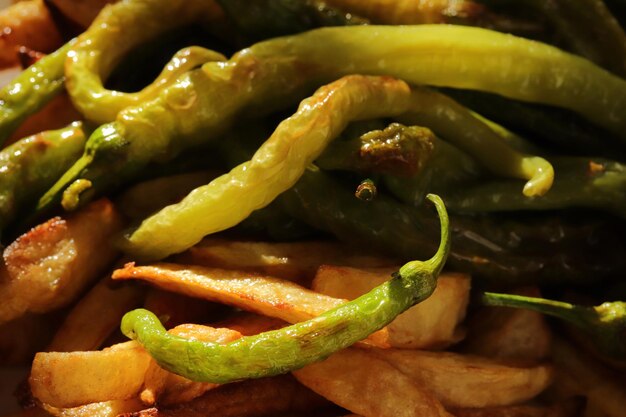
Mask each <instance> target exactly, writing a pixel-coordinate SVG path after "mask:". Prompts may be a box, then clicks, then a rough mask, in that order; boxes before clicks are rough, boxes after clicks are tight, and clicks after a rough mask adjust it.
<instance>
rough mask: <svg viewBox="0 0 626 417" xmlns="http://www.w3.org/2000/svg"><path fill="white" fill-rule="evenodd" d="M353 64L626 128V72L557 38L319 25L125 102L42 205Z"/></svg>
mask: <svg viewBox="0 0 626 417" xmlns="http://www.w3.org/2000/svg"><path fill="white" fill-rule="evenodd" d="M407 51H410V53H409V52H407ZM459 71H462V72H463V77H459V76H458V74H459ZM354 72H358V73H364V74H374V75H378V74H381V75H390V76H395V77H398V78H400V79H403V80H405V81H408V82H410V83H414V84H431V85H436V86H452V87H458V88H469V89H477V90H484V91H491V92H496V93H499V94H502V95H505V96H508V97H512V98H517V99H521V100H527V101H533V102H542V103H546V104H552V105H556V106H563V107H566V108H570V109H572V110H574V111H577V112H579V113H581V114H583V115H584V116H585V117H587V118H588V119H590V120H591V121H593V122H595V123H597V124H599V125H601V126H604V127H606V128H607V129H610V130H612V131H615V132H616V133H617V134H618V135H622V136H621V137H623V138H626V134H625V133H624V132H626V120H625V118H624V117H623V114H624V113H625V111H626V94H625V93H626V81H624V80H621V79H619V78H618V77H615V76H613V75H611V74H609V73H608V72H606V71H604V70H602V69H600V68H598V67H596V66H594V65H593V64H592V63H590V62H588V61H586V60H584V59H582V58H579V57H575V56H573V55H570V54H567V53H565V52H562V51H560V50H558V49H556V48H553V47H551V46H548V45H543V44H540V43H537V42H533V41H529V40H525V39H521V38H516V37H514V36H510V35H503V34H500V33H496V32H492V31H488V30H484V29H478V28H469V27H455V26H442V25H424V26H415V27H381V26H350V27H336V28H322V29H316V30H312V31H309V32H306V33H302V34H299V35H294V36H288V37H283V38H277V39H272V40H268V41H264V42H261V43H258V44H256V45H254V46H252V47H250V48H247V49H244V50H243V51H241V52H239V53H237V54H236V55H235V56H234V57H233V58H232V59H231V60H229V61H227V62H214V63H207V64H205V65H204V66H203V67H202V70H195V71H190V72H187V73H185V74H183V75H182V76H181V77H179V78H178V81H177V82H176V83H174V84H173V85H171V86H169V87H167V88H165V89H163V90H162V91H161V92H160V94H159V96H158V98H156V99H154V100H151V101H149V102H146V103H143V104H142V105H141V106H138V107H132V108H128V109H126V110H124V111H122V112H121V113H120V114H119V115H118V117H117V120H116V121H115V122H114V123H112V124H107V125H104V126H103V127H101V128H100V129H98V130H97V131H96V132H95V133H94V134H93V135H92V137H91V138H90V140H89V142H88V145H87V147H86V151H85V156H84V158H82V159H81V160H80V161H79V162H78V163H77V165H76V166H75V167H73V168H72V169H71V171H69V172H68V173H67V175H65V176H64V177H63V178H62V179H61V180H60V181H59V182H58V183H57V184H56V185H55V186H54V187H53V188H52V189H51V190H50V191H49V192H48V193H47V195H45V196H44V197H43V198H42V200H41V201H40V209H44V208H46V207H48V206H49V205H52V204H54V203H55V202H56V201H58V200H59V197H58V195H59V194H60V193H62V192H63V190H64V189H65V188H66V187H67V186H69V185H70V184H71V183H72V182H73V181H74V180H76V179H79V178H84V179H88V180H90V181H92V182H93V184H94V188H96V189H98V188H100V187H101V182H102V183H106V182H107V181H106V180H105V179H104V178H102V177H101V176H99V175H100V173H101V172H102V171H105V172H106V173H107V177H110V176H113V175H114V174H113V173H117V175H116V177H117V178H118V179H119V180H122V179H123V177H124V176H127V177H128V176H131V177H132V176H133V175H135V174H136V172H137V171H139V170H141V169H142V168H143V167H144V166H145V165H146V164H147V163H148V162H150V161H155V160H161V161H163V160H166V159H167V158H169V157H171V156H172V155H175V154H177V153H178V152H179V151H180V150H182V149H186V148H189V147H192V146H194V145H197V144H199V143H205V142H207V141H210V140H212V139H214V138H216V136H217V135H218V134H220V133H222V132H223V131H224V130H226V129H227V128H228V127H229V126H230V124H231V122H232V120H233V118H234V117H236V116H237V115H238V114H240V113H241V112H242V111H247V112H248V114H249V115H263V114H268V113H269V112H271V111H273V110H276V109H280V108H284V107H285V106H286V105H288V104H293V102H294V101H295V100H297V98H298V97H302V96H303V95H304V94H306V93H307V92H309V91H311V90H312V89H314V88H315V87H316V86H319V85H320V84H323V83H324V82H328V81H330V80H334V79H337V78H338V77H340V76H342V75H345V74H346V73H354ZM107 152H111V153H112V154H113V155H112V156H111V158H102V159H103V160H107V161H108V162H107V164H108V166H107V167H106V169H105V168H104V167H102V168H98V167H90V165H92V164H96V162H95V160H96V159H100V158H99V157H96V156H95V155H96V154H99V153H107ZM112 160H115V161H116V162H115V163H114V164H111V162H110V161H112ZM88 167H89V168H88ZM105 178H106V177H105Z"/></svg>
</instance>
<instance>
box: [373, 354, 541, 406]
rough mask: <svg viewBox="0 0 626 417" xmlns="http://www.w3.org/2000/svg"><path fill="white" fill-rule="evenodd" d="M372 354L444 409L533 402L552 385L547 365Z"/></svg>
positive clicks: (457, 356)
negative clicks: (425, 389)
mask: <svg viewBox="0 0 626 417" xmlns="http://www.w3.org/2000/svg"><path fill="white" fill-rule="evenodd" d="M371 353H372V354H373V355H374V356H376V357H378V358H380V359H381V360H385V361H387V362H388V363H389V364H391V365H392V366H394V367H395V368H396V369H398V370H399V371H401V372H403V373H404V374H406V375H407V376H409V377H411V378H412V379H414V380H416V381H418V382H419V383H421V384H424V385H425V386H427V387H428V389H429V390H431V391H432V392H433V393H434V394H435V395H436V397H437V398H438V399H439V400H440V401H441V402H442V403H443V404H444V405H445V406H446V407H461V408H478V407H495V406H502V405H512V404H517V403H520V402H523V401H526V400H530V399H532V398H534V397H535V396H537V395H538V394H540V393H541V392H542V391H543V390H545V389H546V388H547V387H548V386H549V385H550V383H551V382H552V374H553V372H552V368H551V366H548V365H537V366H533V367H528V368H526V367H519V366H517V365H512V364H507V363H504V362H498V361H495V360H491V359H486V358H482V357H479V356H471V355H460V354H458V353H452V352H426V351H418V350H400V349H388V350H376V349H372V350H371Z"/></svg>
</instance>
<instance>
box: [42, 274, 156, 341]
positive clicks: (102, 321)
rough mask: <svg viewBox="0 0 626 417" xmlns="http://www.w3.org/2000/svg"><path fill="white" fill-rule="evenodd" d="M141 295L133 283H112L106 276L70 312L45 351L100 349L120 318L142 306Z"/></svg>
mask: <svg viewBox="0 0 626 417" xmlns="http://www.w3.org/2000/svg"><path fill="white" fill-rule="evenodd" d="M144 292H145V290H144V288H142V287H141V286H138V285H133V284H132V283H125V284H123V285H120V284H119V283H114V282H113V281H112V280H111V277H110V275H107V276H106V277H105V278H103V279H102V280H100V282H99V283H98V284H96V286H94V287H93V288H92V289H91V290H90V291H89V292H88V293H87V294H86V295H85V296H84V297H83V298H82V299H81V300H80V301H79V302H78V304H76V306H74V308H73V309H72V310H71V311H70V312H69V314H68V315H67V316H66V317H65V320H64V321H63V324H62V325H61V327H60V328H59V330H58V331H57V332H56V334H55V335H54V338H53V339H52V342H51V343H50V344H49V345H48V347H47V349H46V350H48V351H52V352H73V351H79V350H95V349H99V348H100V347H101V345H102V343H103V342H104V341H105V340H106V339H107V337H109V335H110V334H111V333H112V332H113V331H114V330H115V329H117V328H118V327H119V325H120V321H121V320H122V316H124V314H126V313H127V312H128V311H130V310H132V309H133V308H136V307H138V306H139V305H141V301H142V299H143V298H144Z"/></svg>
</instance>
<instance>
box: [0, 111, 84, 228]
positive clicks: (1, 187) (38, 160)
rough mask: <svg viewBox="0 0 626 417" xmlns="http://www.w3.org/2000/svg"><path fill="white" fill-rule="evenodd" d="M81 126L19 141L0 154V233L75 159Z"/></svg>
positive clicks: (79, 147) (81, 140)
mask: <svg viewBox="0 0 626 417" xmlns="http://www.w3.org/2000/svg"><path fill="white" fill-rule="evenodd" d="M86 141H87V138H86V136H85V133H84V130H83V126H82V124H81V123H73V124H71V125H69V126H68V127H66V128H63V129H59V130H51V131H46V132H42V133H38V134H36V135H33V136H30V137H27V138H24V139H21V140H19V141H17V142H15V143H13V144H11V145H10V146H8V147H6V148H5V149H3V150H2V151H0V230H2V229H4V227H6V226H7V225H8V224H9V223H10V222H11V221H13V220H14V219H15V217H16V215H17V214H19V213H23V210H25V209H27V208H28V205H29V204H33V203H35V202H36V199H37V197H38V195H39V194H40V193H41V192H43V191H44V190H46V189H47V188H48V187H50V185H51V184H53V183H54V182H55V181H56V180H57V178H58V177H59V176H60V175H62V174H63V172H64V171H65V170H66V169H67V168H68V167H70V166H71V165H72V164H73V163H74V162H75V161H76V160H77V159H78V158H79V157H80V154H81V152H82V149H83V146H84V145H85V142H86Z"/></svg>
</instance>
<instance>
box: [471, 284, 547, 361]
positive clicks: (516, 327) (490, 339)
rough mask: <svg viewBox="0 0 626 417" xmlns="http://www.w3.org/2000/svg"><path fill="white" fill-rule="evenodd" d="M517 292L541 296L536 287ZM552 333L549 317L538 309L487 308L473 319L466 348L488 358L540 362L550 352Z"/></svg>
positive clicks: (482, 309) (481, 310)
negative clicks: (538, 311)
mask: <svg viewBox="0 0 626 417" xmlns="http://www.w3.org/2000/svg"><path fill="white" fill-rule="evenodd" d="M514 293H515V294H519V295H526V296H529V297H540V296H541V294H540V293H539V290H538V289H536V288H524V289H519V290H517V291H514ZM551 336H552V335H551V332H550V327H549V326H548V323H547V322H546V319H545V318H544V316H543V315H542V314H541V313H537V312H535V311H530V310H524V309H514V308H499V307H483V308H481V309H480V310H479V311H478V312H476V314H474V315H473V317H472V318H471V320H470V322H469V331H468V338H467V340H465V342H464V346H463V351H464V352H467V353H472V354H475V355H480V356H485V357H488V358H500V359H504V360H513V361H519V362H523V363H529V364H530V363H537V362H540V361H541V360H543V359H545V358H547V357H548V355H549V354H550V344H551V339H552V337H551Z"/></svg>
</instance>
